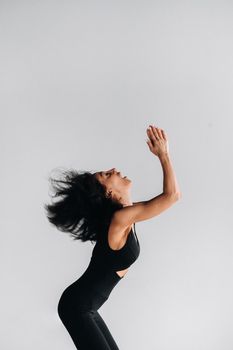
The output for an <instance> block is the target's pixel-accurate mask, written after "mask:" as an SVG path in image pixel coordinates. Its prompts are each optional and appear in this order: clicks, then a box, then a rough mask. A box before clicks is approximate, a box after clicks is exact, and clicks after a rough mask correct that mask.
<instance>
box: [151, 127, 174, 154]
mask: <svg viewBox="0 0 233 350" xmlns="http://www.w3.org/2000/svg"><path fill="white" fill-rule="evenodd" d="M147 136H148V138H149V140H147V141H146V142H147V144H148V146H149V148H150V151H151V152H152V153H153V154H155V155H156V156H158V157H160V156H163V155H164V154H168V153H169V145H168V139H167V134H166V133H165V131H164V130H163V129H159V128H156V127H155V126H154V125H149V128H148V129H147Z"/></svg>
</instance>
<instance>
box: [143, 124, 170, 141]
mask: <svg viewBox="0 0 233 350" xmlns="http://www.w3.org/2000/svg"><path fill="white" fill-rule="evenodd" d="M147 134H148V136H149V137H152V139H156V140H159V139H164V140H166V139H167V138H166V133H165V131H164V130H163V129H160V128H157V127H155V126H154V125H149V128H148V129H147Z"/></svg>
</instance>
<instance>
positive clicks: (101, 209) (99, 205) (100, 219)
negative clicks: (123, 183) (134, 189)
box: [43, 169, 123, 243]
mask: <svg viewBox="0 0 233 350" xmlns="http://www.w3.org/2000/svg"><path fill="white" fill-rule="evenodd" d="M61 175H62V176H63V179H62V178H61V179H54V178H52V176H50V177H49V181H50V183H51V184H52V188H53V190H55V195H52V198H54V197H56V198H57V197H59V196H61V199H60V200H59V201H57V202H53V201H52V204H44V205H43V207H44V208H45V210H46V216H47V218H48V220H49V222H50V223H52V224H53V225H55V226H56V227H57V229H58V230H60V231H63V232H68V233H70V234H71V236H72V237H73V239H74V240H77V239H80V240H81V241H82V242H85V241H88V240H89V241H91V242H92V243H93V241H94V242H96V241H97V240H98V239H99V238H100V237H101V235H103V233H104V230H105V229H106V228H107V227H108V225H109V224H110V220H111V217H112V215H113V213H114V212H115V211H116V210H118V209H120V208H122V207H123V204H121V203H120V202H117V201H115V200H113V198H111V197H110V198H107V197H106V192H107V189H106V187H105V186H104V185H102V184H101V183H100V182H99V181H98V180H97V178H96V177H95V176H94V175H93V173H91V172H90V171H83V170H80V171H77V170H75V169H70V170H63V171H61Z"/></svg>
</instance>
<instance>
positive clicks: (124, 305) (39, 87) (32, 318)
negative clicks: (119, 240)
mask: <svg viewBox="0 0 233 350" xmlns="http://www.w3.org/2000/svg"><path fill="white" fill-rule="evenodd" d="M232 34H233V3H232V2H231V1H222V0H221V1H205V0H202V1H148V0H143V1H142V0H140V1H129V0H124V1H51V0H46V1H3V0H2V1H1V3H0V40H1V56H0V59H1V66H0V69H1V80H0V84H1V85H0V89H1V91H0V92H1V105H0V106H1V121H2V122H1V128H0V133H1V137H0V139H1V148H0V152H1V245H0V266H1V299H0V300H1V301H0V308H1V313H0V322H1V340H0V342H1V344H0V345H1V348H2V349H4V350H12V349H17V350H31V349H33V350H41V349H43V350H51V349H56V350H64V349H66V350H69V349H70V350H72V349H74V348H75V347H74V345H73V343H72V340H71V338H70V336H69V334H68V333H67V331H66V329H65V328H64V326H63V325H62V323H61V321H60V319H59V317H58V315H57V310H56V308H57V303H58V299H59V298H60V295H61V293H62V291H63V290H64V289H65V288H66V287H67V286H68V285H69V284H71V283H72V282H73V281H75V280H76V279H77V278H78V277H79V276H80V275H81V274H82V272H83V271H84V270H85V268H86V266H87V264H88V263H89V259H90V255H91V251H92V249H93V246H92V244H91V243H90V242H86V243H85V244H83V243H81V242H79V241H75V242H74V241H73V240H72V239H71V238H70V237H69V236H68V234H65V233H62V232H59V231H58V230H57V229H56V228H55V227H52V226H50V225H49V222H48V221H47V219H46V217H45V212H44V209H43V204H44V202H47V201H49V198H50V197H49V193H48V186H49V183H48V177H49V175H50V172H51V170H52V169H53V168H55V167H63V168H71V167H73V168H76V169H79V170H85V169H86V170H90V171H99V170H106V169H109V168H112V167H116V168H117V169H118V170H119V171H121V172H122V174H124V175H127V176H128V177H129V178H130V179H131V180H132V201H140V200H146V199H150V198H152V197H154V196H156V195H158V194H159V193H161V192H162V186H163V174H162V168H161V165H160V162H159V160H158V158H157V157H155V156H154V155H153V154H152V153H151V152H150V151H149V148H148V145H147V144H146V139H147V135H146V128H147V126H148V125H149V124H154V125H156V126H158V127H160V128H163V129H164V130H165V131H166V132H167V134H168V138H169V146H170V154H171V159H172V162H173V166H174V169H175V172H176V176H177V180H178V183H179V186H180V189H181V191H182V199H181V200H180V201H179V202H177V203H176V204H175V205H174V206H172V207H171V208H170V209H169V210H167V211H165V212H163V213H162V214H161V215H159V216H157V217H154V218H153V219H151V220H149V221H144V222H140V223H137V224H136V232H137V235H138V238H139V241H140V245H141V254H140V257H139V259H138V260H137V261H136V262H135V264H133V265H132V267H131V269H130V270H129V271H128V273H127V276H125V278H124V279H123V280H122V281H121V282H120V283H119V284H118V285H117V287H116V288H115V289H114V290H113V292H112V294H111V297H110V298H109V300H108V301H107V302H106V303H105V304H104V305H103V306H102V307H101V309H100V310H99V311H100V314H101V315H102V317H103V319H104V320H105V322H106V323H107V325H108V327H109V329H110V331H111V333H112V335H113V336H114V338H115V340H116V342H117V344H118V346H119V348H120V349H121V350H129V349H130V350H131V349H134V350H141V349H148V350H171V349H172V350H187V349H188V350H219V349H224V350H231V349H232V348H233V333H232V316H233V299H232V295H233V282H232V273H233V254H232V253H233V238H232V204H233V200H232V198H233V191H232V178H233V174H232V173H233V171H232V170H233V167H232V146H233V145H232V143H233V141H232V107H233V100H232V88H233V65H232V62H233V40H232Z"/></svg>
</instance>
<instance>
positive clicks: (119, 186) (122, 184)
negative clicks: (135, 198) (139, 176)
mask: <svg viewBox="0 0 233 350" xmlns="http://www.w3.org/2000/svg"><path fill="white" fill-rule="evenodd" d="M94 176H95V177H96V178H97V180H99V182H100V183H101V184H103V185H105V186H106V188H107V190H113V191H118V192H121V191H122V190H124V189H125V188H127V187H128V185H129V184H130V183H131V180H130V179H128V178H127V177H126V176H122V175H121V173H120V172H117V170H116V168H112V169H109V170H105V171H104V170H103V171H98V172H96V173H94Z"/></svg>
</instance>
